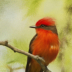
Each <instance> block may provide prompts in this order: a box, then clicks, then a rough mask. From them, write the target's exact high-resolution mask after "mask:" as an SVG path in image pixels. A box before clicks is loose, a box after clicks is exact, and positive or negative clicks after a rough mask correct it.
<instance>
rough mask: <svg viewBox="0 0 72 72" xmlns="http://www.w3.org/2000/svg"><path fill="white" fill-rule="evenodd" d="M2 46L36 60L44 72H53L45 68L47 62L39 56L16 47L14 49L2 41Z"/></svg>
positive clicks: (0, 43)
mask: <svg viewBox="0 0 72 72" xmlns="http://www.w3.org/2000/svg"><path fill="white" fill-rule="evenodd" d="M0 45H3V46H6V47H8V48H10V49H11V50H13V51H14V52H18V53H21V54H24V55H27V56H29V57H31V58H33V59H35V60H36V61H37V62H38V63H39V64H40V66H41V67H42V69H43V70H44V72H51V71H50V70H49V69H48V68H47V67H46V66H44V65H43V64H42V62H45V60H44V59H43V58H41V57H39V56H37V55H36V56H35V55H33V54H30V53H28V52H25V51H23V50H20V49H18V48H16V47H13V46H11V45H10V44H8V41H1V42H0Z"/></svg>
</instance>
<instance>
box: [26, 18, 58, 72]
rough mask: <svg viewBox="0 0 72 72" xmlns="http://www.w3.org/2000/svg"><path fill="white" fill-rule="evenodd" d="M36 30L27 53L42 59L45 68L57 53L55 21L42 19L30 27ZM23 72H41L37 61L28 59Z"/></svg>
mask: <svg viewBox="0 0 72 72" xmlns="http://www.w3.org/2000/svg"><path fill="white" fill-rule="evenodd" d="M30 28H34V29H35V30H36V34H35V36H34V37H33V38H32V40H31V42H30V45H29V53H31V54H33V55H38V56H39V57H42V58H43V59H44V60H45V62H44V63H43V64H44V65H45V66H47V65H49V64H50V63H51V62H52V61H53V60H55V59H56V57H57V55H58V53H59V38H58V32H57V28H56V24H55V19H53V18H50V17H44V18H41V19H39V20H38V21H37V22H36V24H35V26H30ZM25 72H43V70H42V68H41V66H40V65H39V63H38V62H37V61H35V60H34V59H32V58H30V57H28V58H27V65H26V71H25Z"/></svg>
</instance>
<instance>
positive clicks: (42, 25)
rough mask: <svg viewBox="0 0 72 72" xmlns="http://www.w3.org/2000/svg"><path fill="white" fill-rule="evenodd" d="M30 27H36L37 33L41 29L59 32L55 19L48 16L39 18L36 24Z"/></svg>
mask: <svg viewBox="0 0 72 72" xmlns="http://www.w3.org/2000/svg"><path fill="white" fill-rule="evenodd" d="M30 28H35V29H36V32H37V33H38V32H40V31H41V32H42V31H51V32H53V33H56V34H57V29H56V26H55V21H54V20H53V19H52V18H48V17H46V18H42V19H40V20H38V21H37V23H36V24H35V26H30Z"/></svg>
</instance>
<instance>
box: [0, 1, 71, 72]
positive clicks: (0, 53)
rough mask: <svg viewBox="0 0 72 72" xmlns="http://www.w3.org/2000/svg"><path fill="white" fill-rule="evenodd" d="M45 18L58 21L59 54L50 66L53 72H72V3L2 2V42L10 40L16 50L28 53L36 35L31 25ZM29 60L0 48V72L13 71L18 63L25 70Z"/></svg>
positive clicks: (0, 7)
mask: <svg viewBox="0 0 72 72" xmlns="http://www.w3.org/2000/svg"><path fill="white" fill-rule="evenodd" d="M45 16H48V17H53V18H55V19H56V24H57V29H58V33H59V39H60V52H59V55H58V57H57V58H56V60H55V61H54V62H52V63H51V64H50V65H49V66H48V67H49V69H50V70H51V71H53V72H72V68H71V67H72V52H71V51H72V1H71V0H0V40H9V43H10V44H11V45H13V46H14V47H17V48H19V49H21V50H24V51H28V49H29V42H30V40H31V38H32V37H33V36H34V34H35V30H34V29H29V26H30V25H34V24H35V23H36V21H37V20H39V19H40V18H42V17H45ZM26 58H27V57H26V56H25V55H22V54H19V53H14V52H13V51H12V50H10V49H8V48H3V47H0V71H3V70H5V71H3V72H10V70H11V69H12V66H13V67H15V65H16V64H17V63H18V64H19V65H24V67H25V65H26V61H27V59H26ZM18 64H17V65H18ZM3 68H4V69H3Z"/></svg>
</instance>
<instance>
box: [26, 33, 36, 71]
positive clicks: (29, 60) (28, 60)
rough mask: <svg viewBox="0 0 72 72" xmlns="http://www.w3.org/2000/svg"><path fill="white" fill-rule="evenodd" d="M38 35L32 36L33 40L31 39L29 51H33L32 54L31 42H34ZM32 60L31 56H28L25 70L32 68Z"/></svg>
mask: <svg viewBox="0 0 72 72" xmlns="http://www.w3.org/2000/svg"><path fill="white" fill-rule="evenodd" d="M36 37H37V34H36V35H35V36H34V37H33V38H32V40H31V42H30V45H29V53H31V54H32V51H31V44H32V42H33V41H34V39H35V38H36ZM30 62H31V58H30V57H27V65H26V70H25V72H29V68H30V66H29V63H30Z"/></svg>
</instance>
